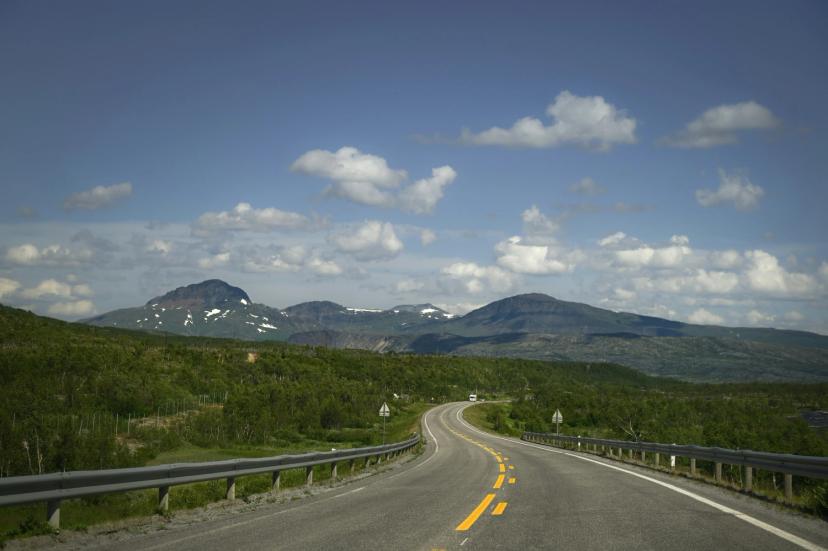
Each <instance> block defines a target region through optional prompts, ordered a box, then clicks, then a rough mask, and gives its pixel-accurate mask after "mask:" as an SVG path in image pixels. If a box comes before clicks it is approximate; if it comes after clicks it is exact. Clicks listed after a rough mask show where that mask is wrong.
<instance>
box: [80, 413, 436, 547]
mask: <svg viewBox="0 0 828 551" xmlns="http://www.w3.org/2000/svg"><path fill="white" fill-rule="evenodd" d="M434 409H435V408H432V409H430V410H428V411H427V412H425V414H424V415H423V424H424V425H425V428H426V430H427V431H428V434H429V435H431V438H432V439H433V440H434V453H433V454H431V455H429V456H428V457H426V459H425V461H423V462H422V463H420V464H418V465H415V466H413V467H412V468H410V469H406V470H405V471H403V472H401V473H397V474H394V475H391V476H386V477H383V478H380V479H377V480H376V482H382V481H384V480H390V479H392V478H396V477H398V476H400V475H403V474H408V473H410V472H411V471H413V470H414V469H418V468H420V467H422V466H423V465H425V464H426V463H428V462H429V461H431V459H432V458H433V457H434V456H435V455H437V452H438V451H440V445H439V444H438V443H437V438H436V437H435V436H434V433H433V432H431V427H429V426H428V419H427V418H428V416H429V414H431V412H432V411H434ZM366 487H367V486H361V487H359V488H356V489H353V490H350V491H347V492H343V493H341V494H337V495H334V496H330V497H324V498H322V499H318V500H316V501H309V502H306V503H302V504H299V505H296V506H295V507H290V508H289V509H282V510H281V511H274V512H273V513H270V514H265V515H259V516H256V517H254V518H251V519H247V520H242V521H239V522H235V523H233V524H225V525H223V526H218V527H216V528H213V529H211V530H205V531H202V532H198V533H196V534H189V535H186V536H183V537H181V538H178V539H175V540H169V541H162V542H159V543H157V544H155V545H150V546H149V547H144V548H143V549H144V550H145V551H149V550H151V549H161V548H164V547H169V546H171V545H174V544H178V543H181V542H184V541H187V540H191V539H194V538H198V537H201V536H204V535H206V534H215V533H218V532H224V531H226V530H229V529H231V528H237V527H239V526H244V525H246V524H252V523H254V522H260V521H262V520H264V519H267V518H272V517H276V516H279V515H283V514H285V513H290V512H293V511H298V510H300V509H305V508H306V507H311V506H313V505H317V504H319V503H324V502H326V501H330V500H332V499H336V498H338V497H342V496H344V495H348V494H354V493H356V492H358V491H360V490H363V489H365V488H366ZM194 524H196V523H193V524H190V525H187V526H186V527H190V526H193V525H194ZM159 533H160V531H158V532H152V533H151V534H147V535H148V536H151V535H157V534H159ZM109 543H111V542H107V543H103V544H100V545H98V547H100V546H106V545H109ZM118 543H124V541H122V542H118ZM93 545H94V544H93Z"/></svg>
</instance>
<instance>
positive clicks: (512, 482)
mask: <svg viewBox="0 0 828 551" xmlns="http://www.w3.org/2000/svg"><path fill="white" fill-rule="evenodd" d="M515 482H517V478H515V477H513V476H511V477H509V484H514V483H515Z"/></svg>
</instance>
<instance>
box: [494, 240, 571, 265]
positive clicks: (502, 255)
mask: <svg viewBox="0 0 828 551" xmlns="http://www.w3.org/2000/svg"><path fill="white" fill-rule="evenodd" d="M521 241H522V240H521V238H520V237H518V236H515V237H511V238H509V239H507V240H505V241H501V242H500V243H498V244H497V245H495V251H496V252H497V254H498V257H497V263H498V265H499V266H501V267H503V268H506V269H507V270H510V271H512V272H515V273H519V274H535V275H549V274H561V273H565V272H571V271H572V270H573V269H574V268H575V265H574V264H572V263H569V262H566V261H565V260H562V259H560V258H556V254H555V253H556V251H554V250H553V249H552V248H550V247H549V246H547V245H526V244H523V243H522V242H521Z"/></svg>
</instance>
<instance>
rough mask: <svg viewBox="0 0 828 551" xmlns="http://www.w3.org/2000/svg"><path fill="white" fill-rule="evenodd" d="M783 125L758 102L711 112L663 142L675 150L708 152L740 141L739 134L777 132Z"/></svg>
mask: <svg viewBox="0 0 828 551" xmlns="http://www.w3.org/2000/svg"><path fill="white" fill-rule="evenodd" d="M779 124H780V121H779V119H777V118H776V117H775V116H774V115H773V113H771V112H770V110H768V108H766V107H763V106H761V105H759V104H758V103H756V102H755V101H745V102H742V103H733V104H729V105H720V106H718V107H714V108H712V109H708V110H707V111H705V112H704V113H702V114H701V116H699V117H698V118H697V119H695V120H693V121H691V122H690V123H688V124H687V126H686V127H685V128H684V130H682V131H681V132H679V133H677V134H675V135H674V136H668V137H666V138H662V140H661V143H663V144H665V145H670V146H673V147H684V148H708V147H715V146H718V145H726V144H732V143H736V142H738V141H739V137H738V135H737V132H739V131H743V130H766V129H770V128H776V127H777V126H779Z"/></svg>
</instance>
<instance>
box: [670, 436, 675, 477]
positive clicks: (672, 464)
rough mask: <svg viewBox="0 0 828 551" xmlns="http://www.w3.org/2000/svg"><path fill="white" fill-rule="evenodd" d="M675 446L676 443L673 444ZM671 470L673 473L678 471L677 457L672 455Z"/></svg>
mask: <svg viewBox="0 0 828 551" xmlns="http://www.w3.org/2000/svg"><path fill="white" fill-rule="evenodd" d="M673 445H674V446H675V445H676V443H675V442H673ZM670 470H671V471H675V470H676V456H675V455H673V454H670Z"/></svg>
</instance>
